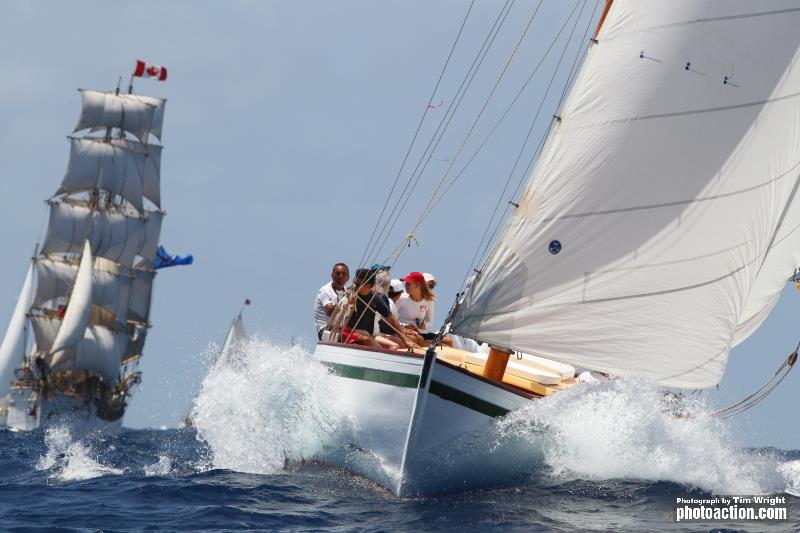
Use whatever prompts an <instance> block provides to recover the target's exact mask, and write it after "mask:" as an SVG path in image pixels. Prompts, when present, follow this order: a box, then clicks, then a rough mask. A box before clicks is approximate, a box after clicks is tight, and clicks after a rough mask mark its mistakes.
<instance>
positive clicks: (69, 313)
mask: <svg viewBox="0 0 800 533" xmlns="http://www.w3.org/2000/svg"><path fill="white" fill-rule="evenodd" d="M93 265H94V262H93V261H92V249H91V248H90V247H89V241H86V243H85V244H84V246H83V256H82V257H81V263H80V266H79V267H78V274H77V276H75V285H73V287H72V294H70V297H69V302H68V303H67V308H66V311H65V312H64V318H63V319H62V320H61V326H60V327H59V328H58V334H56V338H55V340H54V341H53V345H52V346H51V347H50V353H51V354H53V359H52V361H53V363H54V364H55V363H57V362H58V361H59V360H61V359H64V358H65V357H66V355H65V351H64V350H66V349H67V348H71V347H73V346H75V345H76V344H77V343H78V341H80V340H81V339H82V338H83V334H84V331H86V326H88V325H89V316H90V314H91V312H92V267H93Z"/></svg>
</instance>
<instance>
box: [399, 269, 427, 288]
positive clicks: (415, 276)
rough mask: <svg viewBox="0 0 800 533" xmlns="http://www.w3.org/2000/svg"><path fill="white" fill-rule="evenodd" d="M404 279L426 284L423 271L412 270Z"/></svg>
mask: <svg viewBox="0 0 800 533" xmlns="http://www.w3.org/2000/svg"><path fill="white" fill-rule="evenodd" d="M402 281H414V282H416V283H421V284H423V285H424V284H425V276H423V275H422V273H421V272H411V273H409V274H408V276H406V277H404V278H403V280H402Z"/></svg>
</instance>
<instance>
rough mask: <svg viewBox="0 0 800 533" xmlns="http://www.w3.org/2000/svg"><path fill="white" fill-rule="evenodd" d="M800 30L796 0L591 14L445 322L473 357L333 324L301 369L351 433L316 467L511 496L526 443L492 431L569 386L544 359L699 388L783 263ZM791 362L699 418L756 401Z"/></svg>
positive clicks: (793, 261) (792, 250)
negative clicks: (360, 339)
mask: <svg viewBox="0 0 800 533" xmlns="http://www.w3.org/2000/svg"><path fill="white" fill-rule="evenodd" d="M536 9H538V8H536ZM467 16H468V15H467ZM532 16H535V13H534V14H533V15H532ZM465 20H466V19H465ZM798 24H800V1H798V0H764V1H761V2H750V1H744V0H708V1H705V2H696V1H691V0H661V1H654V0H607V1H606V3H605V9H604V10H603V11H602V15H601V16H600V18H599V23H598V24H597V26H596V31H595V33H594V36H593V38H592V39H591V40H590V42H589V44H588V45H587V46H588V50H587V52H586V54H585V57H584V60H583V64H582V65H581V66H580V68H579V69H577V70H576V74H575V76H574V82H573V83H571V90H568V88H567V86H565V87H564V94H565V95H566V97H565V99H564V101H563V105H559V106H558V108H557V111H556V114H555V116H554V117H553V120H552V121H551V123H550V126H549V130H548V132H547V134H546V137H544V142H543V144H542V149H541V152H539V153H538V159H537V160H536V161H535V164H534V165H533V166H532V171H531V172H530V174H528V176H527V178H528V179H527V183H526V184H525V186H524V187H523V188H522V189H521V192H520V194H519V195H517V194H516V193H514V196H513V197H512V199H511V200H510V201H509V202H508V204H509V208H508V210H509V216H508V217H507V219H506V222H505V227H504V229H502V231H500V232H499V234H498V238H497V240H496V241H495V242H494V244H493V247H491V248H488V249H489V253H488V254H486V255H485V256H484V258H483V260H482V261H481V262H480V263H479V264H478V268H477V269H476V271H475V275H474V277H473V279H472V282H471V283H470V284H467V289H466V290H465V293H464V294H463V295H462V296H461V297H460V298H459V299H458V300H459V303H458V304H457V305H455V306H454V307H453V310H452V311H451V313H450V315H449V317H448V320H447V323H448V325H449V330H450V332H451V333H454V334H457V335H460V336H462V337H465V338H467V339H473V340H475V341H478V342H483V343H486V345H488V347H489V348H490V349H489V350H488V353H487V354H473V353H465V352H460V351H457V350H453V349H452V348H447V347H444V348H440V347H435V348H434V347H431V348H430V349H428V350H427V352H424V356H422V355H423V352H421V351H420V350H417V351H416V352H414V351H408V350H388V349H383V348H379V347H377V346H375V347H372V346H360V345H354V344H352V343H347V341H348V333H347V331H343V330H342V329H340V328H338V327H337V324H336V321H332V322H331V323H330V324H329V326H330V327H329V331H325V332H323V333H322V335H321V337H322V340H321V341H320V342H319V343H318V345H317V347H316V350H315V357H316V359H317V360H319V361H320V362H322V363H323V364H324V365H326V366H327V367H329V368H330V369H331V371H332V373H333V374H334V375H335V376H334V377H333V378H332V379H333V386H334V392H335V394H336V397H337V398H339V399H340V400H341V401H342V402H343V403H344V405H345V407H346V411H347V412H348V413H349V415H350V417H351V418H352V421H353V423H352V428H351V429H349V430H348V431H347V432H344V433H343V434H342V435H341V436H340V437H341V439H342V440H343V442H342V443H341V444H342V445H341V446H331V447H330V448H329V449H326V450H324V451H323V452H322V453H321V456H322V459H323V460H325V461H328V462H331V463H334V464H337V465H341V466H344V467H346V468H349V469H350V470H352V471H354V472H357V473H360V474H362V475H364V476H366V477H369V478H371V479H373V480H375V481H376V482H378V483H380V484H381V485H383V486H385V487H386V488H387V489H389V490H391V491H392V492H394V493H395V494H398V495H402V496H406V495H416V494H429V493H437V492H443V491H449V490H463V489H469V488H475V487H480V486H487V485H497V484H507V483H513V482H515V481H517V480H520V479H521V478H524V477H525V476H526V475H527V474H528V473H529V471H530V470H531V469H533V468H535V463H536V461H532V460H531V458H532V457H536V455H535V453H536V451H537V450H536V447H537V445H536V442H535V441H534V439H525V442H517V441H515V440H514V439H498V438H497V436H496V435H494V436H492V428H493V425H494V424H495V420H497V419H499V418H501V417H504V416H506V415H507V414H508V413H509V412H511V411H514V410H516V409H519V408H521V407H523V406H526V405H531V402H540V401H544V400H542V398H543V397H545V396H549V395H553V394H578V393H579V391H580V389H577V390H576V389H572V390H571V391H569V392H564V391H563V390H562V389H565V388H568V387H573V386H574V387H576V388H577V387H581V386H582V385H575V380H573V379H572V376H570V375H569V373H567V374H566V375H564V374H562V375H559V369H558V368H557V367H555V366H554V365H553V364H548V363H546V361H545V362H544V363H543V361H542V359H544V360H548V361H554V362H557V363H559V364H568V365H573V366H575V367H582V368H585V369H589V370H594V371H597V372H600V373H603V374H610V375H611V376H612V377H615V376H616V377H623V378H624V377H637V378H645V379H648V380H650V382H651V383H652V384H653V386H654V387H664V388H669V389H670V390H667V391H665V398H669V397H670V396H669V393H672V394H673V395H675V394H679V392H675V390H676V389H677V390H678V391H680V390H684V389H685V390H697V389H710V388H713V387H714V386H716V385H717V384H718V383H719V382H720V381H721V379H722V377H723V374H724V372H725V368H726V365H727V362H728V358H729V354H730V352H731V349H732V348H733V347H734V346H736V345H737V344H739V343H741V342H742V341H744V340H745V339H747V338H748V337H749V336H750V335H752V334H753V332H754V331H756V330H757V329H758V328H759V326H761V324H763V323H764V321H765V320H766V318H767V317H768V316H769V314H770V312H771V311H772V310H773V309H774V307H775V305H776V302H777V301H778V299H779V298H780V296H781V294H782V292H783V290H784V288H785V286H786V283H787V280H789V279H791V278H793V277H794V278H795V279H796V272H797V266H798V264H800V203H799V202H800V199H798V189H800V174H799V173H798V166H800V142H798V140H799V139H798V132H800V128H799V127H798V126H800V68H798V66H800V33H798V32H797V26H798ZM567 83H569V82H567ZM490 97H491V94H490V95H489V98H490ZM487 102H488V99H487ZM485 105H486V104H484V106H485ZM443 120H444V119H443ZM476 121H477V119H476ZM473 125H474V124H473ZM464 143H466V140H465V141H464ZM412 144H413V143H412ZM462 146H463V144H462ZM457 155H458V154H456V156H457ZM451 166H452V163H451ZM444 177H447V175H446V173H445V176H444ZM444 177H443V178H442V181H444ZM502 199H506V198H502ZM434 200H436V199H435V198H432V200H431V203H432V202H433V201H434ZM424 216H425V213H424V212H423V215H421V216H420V220H421V219H423V218H424ZM418 224H419V222H418V223H417V225H418ZM415 228H416V226H415ZM412 238H413V229H412V232H410V233H409V237H408V238H407V240H408V242H409V244H410V242H411V239H412ZM446 245H447V242H446V241H444V242H443V243H437V246H446ZM406 248H407V246H405V245H401V246H399V247H398V249H397V250H398V252H397V254H396V255H394V256H393V258H392V260H396V258H397V257H398V256H399V254H400V253H401V252H402V251H403V250H405V249H406ZM372 259H375V257H367V260H368V261H367V262H366V264H369V262H371V260H372ZM378 259H382V258H380V257H379V258H378ZM392 262H393V261H390V262H389V263H385V262H384V263H382V264H389V265H391V264H392ZM793 273H794V274H795V275H794V276H793ZM349 290H352V289H349ZM347 300H348V298H344V299H343V300H342V302H344V303H342V302H340V304H339V305H340V310H341V309H345V310H346V306H348V305H349V304H348V303H347ZM340 322H341V321H340ZM443 332H444V330H442V331H440V333H439V338H437V339H436V341H441V336H442V334H443ZM436 343H437V342H434V345H435V344H436ZM788 351H789V350H788V349H787V352H788ZM525 354H531V355H533V356H534V357H535V358H538V359H534V358H531V357H527V356H525ZM796 359H797V349H795V350H794V351H793V353H791V354H790V355H789V357H788V358H787V359H786V360H785V362H784V363H783V364H782V365H781V366H780V367H779V369H778V370H777V371H776V372H775V374H774V375H773V377H772V378H770V379H769V380H768V381H767V382H766V383H765V385H764V386H763V387H762V388H761V389H759V390H757V391H756V392H754V393H753V394H751V395H749V396H746V397H745V398H744V400H742V401H741V402H739V403H737V404H734V405H733V406H731V407H730V408H726V409H722V410H719V411H717V412H715V413H714V416H718V417H727V416H730V415H732V414H736V413H737V412H740V411H742V410H744V409H746V408H748V407H749V406H751V405H753V403H754V402H755V401H757V400H759V399H761V398H763V397H764V396H765V395H766V394H768V393H769V392H770V391H771V390H772V389H774V386H775V385H777V383H779V382H780V380H781V379H783V377H785V375H786V373H788V371H789V370H790V369H791V368H792V365H793V364H794V362H795V361H796ZM770 366H771V365H770ZM765 375H768V372H765ZM743 395H744V394H743ZM667 403H668V402H665V405H666V404H667ZM667 410H668V411H669V409H668V408H667ZM585 416H586V417H589V418H591V417H592V416H593V413H592V412H587V413H585ZM680 416H691V413H689V414H684V413H681V415H680ZM538 429H539V430H541V431H543V432H544V431H548V428H546V427H541V428H538ZM481 435H488V437H489V438H487V439H484V440H481V438H480V436H481ZM527 448H530V449H527ZM538 452H539V453H543V451H542V448H541V446H540V448H539V449H538ZM526 468H527V469H529V470H528V471H526Z"/></svg>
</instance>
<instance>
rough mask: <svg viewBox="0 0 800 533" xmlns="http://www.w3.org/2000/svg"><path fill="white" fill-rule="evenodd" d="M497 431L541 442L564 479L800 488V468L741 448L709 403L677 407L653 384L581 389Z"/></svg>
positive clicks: (753, 489)
mask: <svg viewBox="0 0 800 533" xmlns="http://www.w3.org/2000/svg"><path fill="white" fill-rule="evenodd" d="M497 430H498V432H499V434H500V436H501V438H505V437H511V436H514V437H519V436H521V435H523V436H525V437H526V438H529V439H537V440H538V441H539V442H540V443H541V446H542V449H543V452H544V461H545V463H546V464H547V466H548V467H549V470H550V472H551V473H552V475H553V476H554V477H555V478H556V479H563V480H571V479H587V480H595V481H597V480H607V479H636V480H651V481H671V482H675V483H681V484H684V485H689V486H694V487H698V488H701V489H703V490H707V491H710V492H713V493H722V494H762V493H774V492H782V491H784V490H790V488H791V487H792V486H794V490H798V489H799V488H800V475H798V474H800V466H797V465H792V464H790V463H782V461H781V460H780V459H779V458H778V457H776V456H775V455H774V454H770V453H765V452H760V453H757V452H752V451H748V450H746V449H744V448H742V447H740V446H738V445H737V443H736V441H735V438H734V436H733V435H732V433H731V431H730V428H729V426H728V425H727V423H726V422H725V421H724V420H720V419H717V418H714V417H712V416H710V411H709V409H708V408H707V407H706V405H705V398H704V397H703V396H702V395H700V396H690V397H689V398H687V399H684V400H681V401H677V402H676V400H675V399H674V398H672V399H671V400H670V399H669V397H665V395H664V394H663V393H662V392H661V391H659V389H658V388H657V387H655V386H654V385H653V384H652V383H647V382H641V381H636V380H617V381H607V382H600V383H594V384H589V385H583V384H581V385H578V386H575V387H572V388H571V389H568V390H564V391H561V392H559V393H557V394H554V395H552V396H549V397H547V398H546V399H541V400H535V401H531V402H530V404H529V405H527V406H525V407H524V408H522V409H520V410H517V411H514V412H513V413H511V414H509V415H508V416H506V417H504V418H503V419H501V420H500V421H499V422H498V424H497ZM795 463H798V464H800V462H795Z"/></svg>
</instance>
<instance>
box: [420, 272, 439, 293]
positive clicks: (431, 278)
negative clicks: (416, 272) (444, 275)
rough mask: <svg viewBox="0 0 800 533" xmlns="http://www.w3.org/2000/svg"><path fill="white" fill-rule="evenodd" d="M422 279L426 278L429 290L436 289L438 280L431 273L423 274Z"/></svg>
mask: <svg viewBox="0 0 800 533" xmlns="http://www.w3.org/2000/svg"><path fill="white" fill-rule="evenodd" d="M422 277H423V278H425V283H427V285H428V288H429V289H430V290H433V289H435V288H436V278H435V277H434V276H433V274H431V273H430V272H423V273H422Z"/></svg>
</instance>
